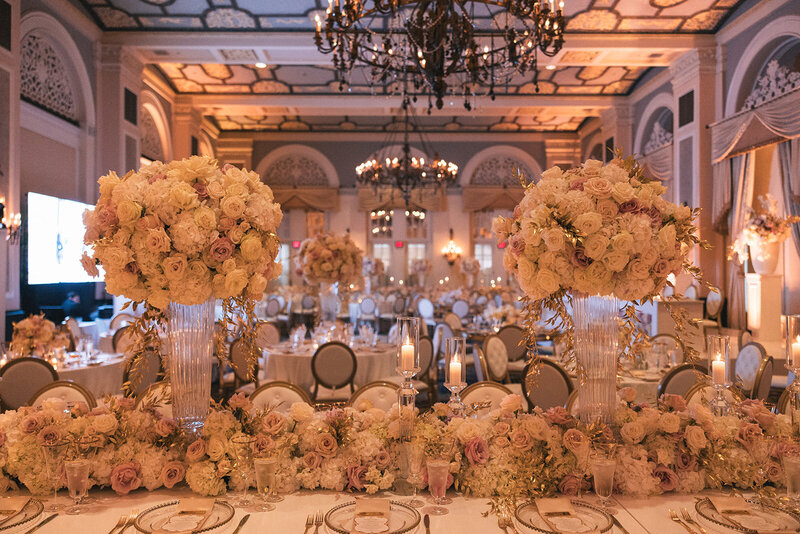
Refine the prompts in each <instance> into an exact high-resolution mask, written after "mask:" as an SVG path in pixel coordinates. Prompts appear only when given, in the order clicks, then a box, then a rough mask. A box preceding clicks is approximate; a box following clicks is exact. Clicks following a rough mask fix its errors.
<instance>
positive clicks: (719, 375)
mask: <svg viewBox="0 0 800 534" xmlns="http://www.w3.org/2000/svg"><path fill="white" fill-rule="evenodd" d="M717 356H718V357H719V355H717ZM711 381H712V383H713V384H715V385H716V384H724V383H725V362H724V361H723V360H721V359H720V360H716V359H715V360H714V361H712V362H711Z"/></svg>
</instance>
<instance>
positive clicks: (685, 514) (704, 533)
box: [681, 508, 708, 534]
mask: <svg viewBox="0 0 800 534" xmlns="http://www.w3.org/2000/svg"><path fill="white" fill-rule="evenodd" d="M681 515H682V516H683V520H684V521H686V522H687V523H689V524H690V525H692V526H693V527H697V530H699V531H700V534H708V531H707V530H706V529H704V528H703V526H702V525H701V524H700V523H698V522H697V521H695V520H694V519H692V516H691V515H690V514H689V510H687V509H686V508H681Z"/></svg>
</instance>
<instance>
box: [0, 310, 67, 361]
mask: <svg viewBox="0 0 800 534" xmlns="http://www.w3.org/2000/svg"><path fill="white" fill-rule="evenodd" d="M67 345H69V337H68V336H67V334H66V333H64V332H59V331H58V329H57V328H56V325H55V323H54V322H53V321H50V320H48V319H45V317H44V314H43V313H40V314H39V315H30V316H28V317H26V318H25V319H23V320H21V321H19V322H18V323H14V330H13V332H12V334H11V346H10V349H11V352H12V353H14V355H15V356H31V355H36V356H44V355H45V354H46V353H47V352H49V351H51V350H53V349H55V348H59V347H62V348H63V347H66V346H67Z"/></svg>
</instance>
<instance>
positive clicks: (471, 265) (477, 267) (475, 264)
mask: <svg viewBox="0 0 800 534" xmlns="http://www.w3.org/2000/svg"><path fill="white" fill-rule="evenodd" d="M480 271H481V262H479V261H478V259H477V258H462V259H461V272H462V274H463V275H464V279H465V280H466V284H467V287H470V288H471V287H472V286H474V285H475V278H476V277H477V276H478V273H479V272H480Z"/></svg>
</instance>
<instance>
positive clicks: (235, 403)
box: [228, 393, 253, 412]
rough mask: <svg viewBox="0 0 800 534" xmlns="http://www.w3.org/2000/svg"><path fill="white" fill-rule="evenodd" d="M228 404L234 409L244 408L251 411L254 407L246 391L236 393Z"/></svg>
mask: <svg viewBox="0 0 800 534" xmlns="http://www.w3.org/2000/svg"><path fill="white" fill-rule="evenodd" d="M228 406H230V408H231V409H232V410H244V411H246V412H249V411H250V409H251V408H252V407H253V403H252V402H250V399H248V398H247V395H245V394H244V393H235V394H234V395H232V396H231V398H230V399H228Z"/></svg>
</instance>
